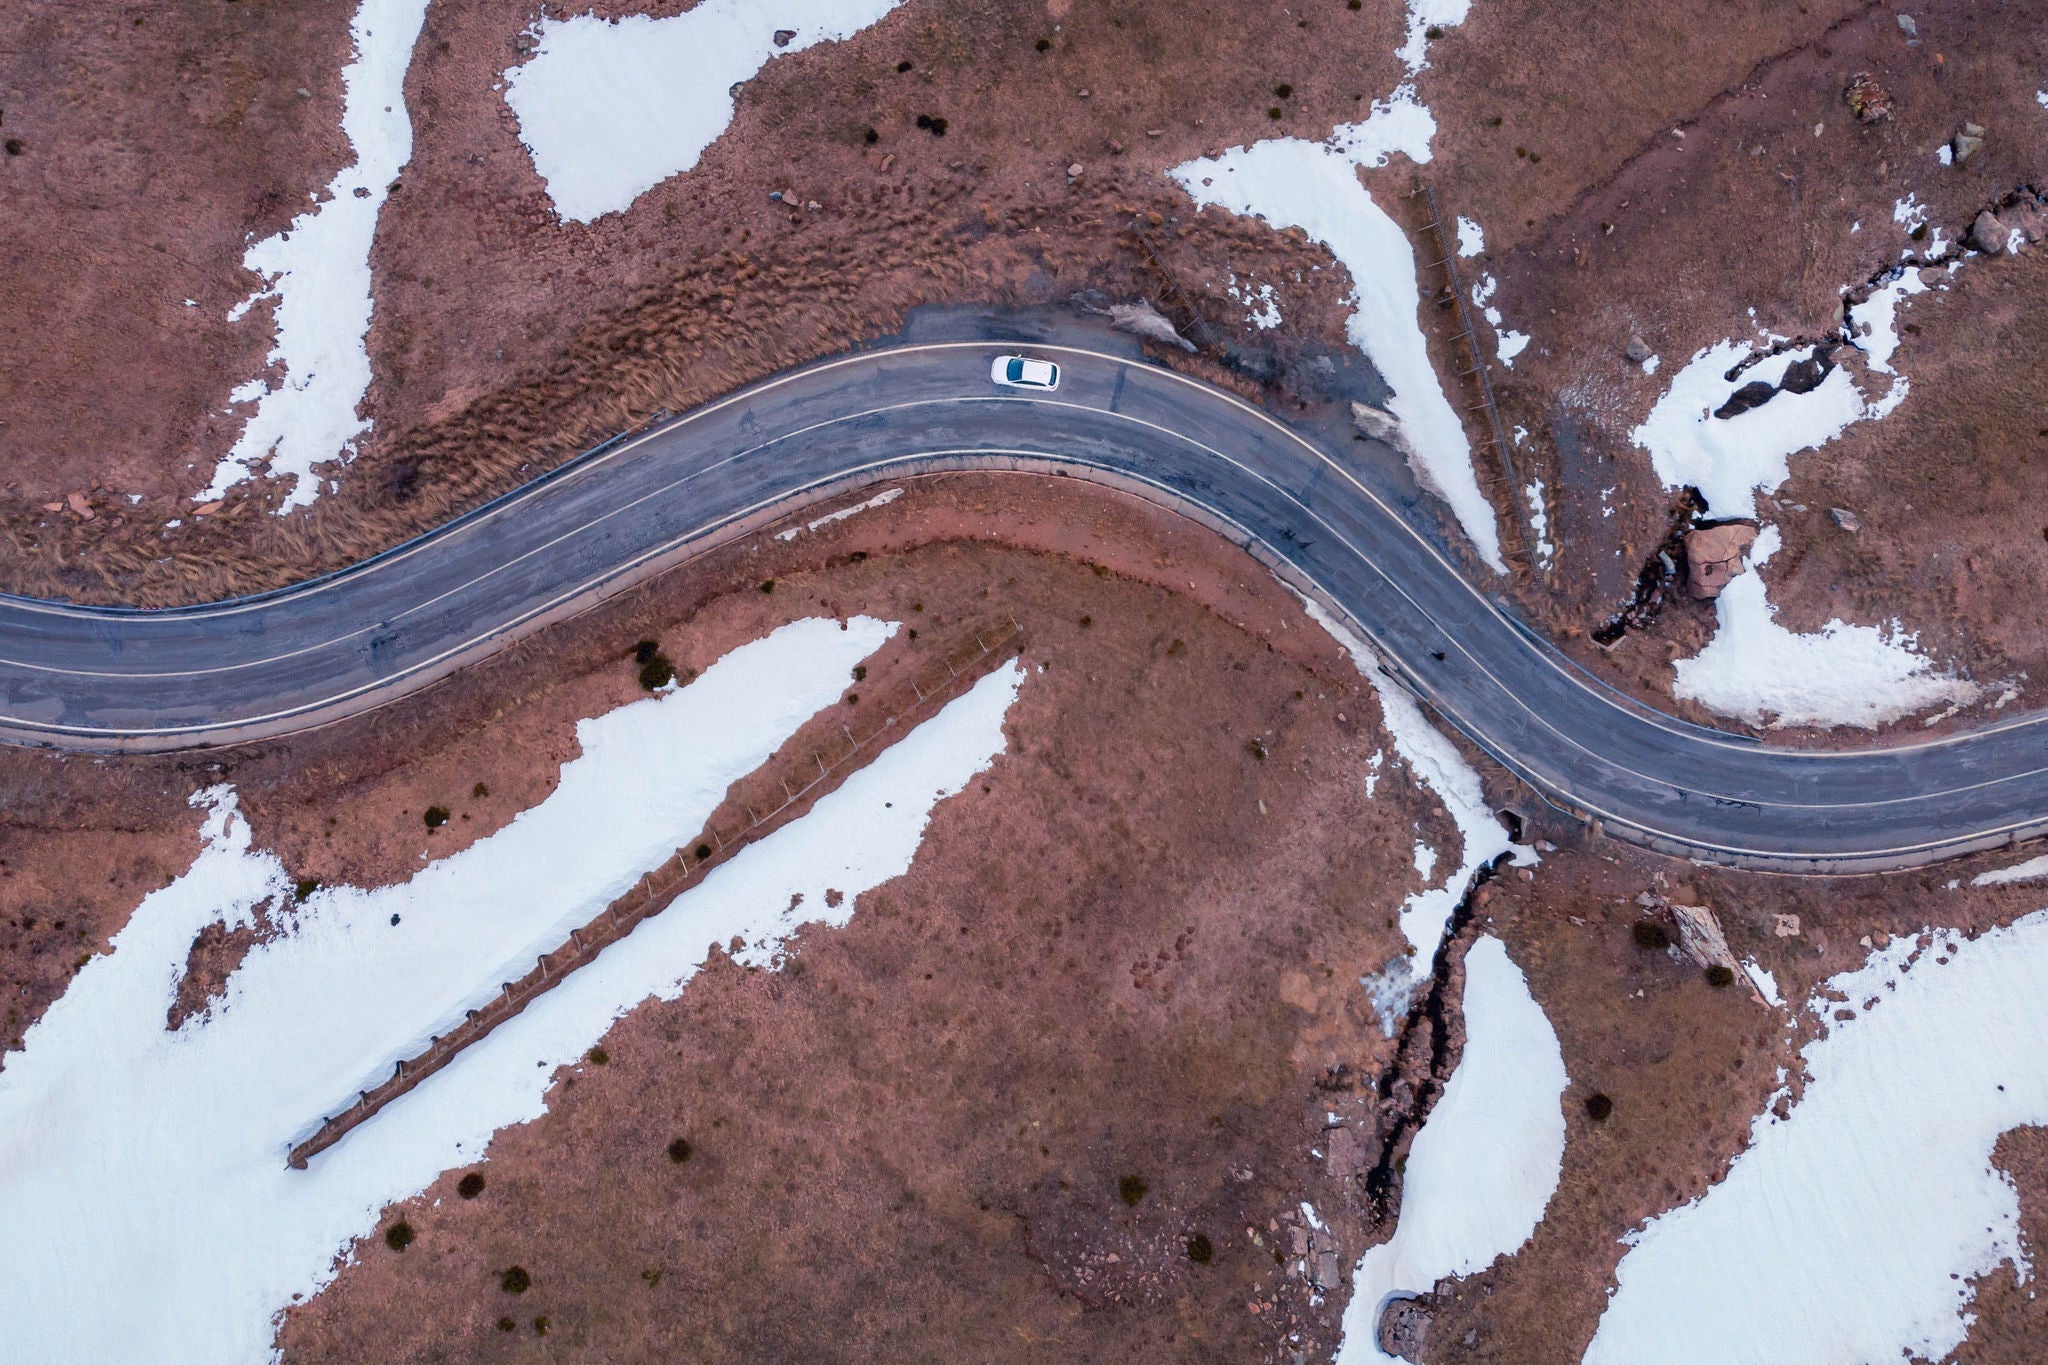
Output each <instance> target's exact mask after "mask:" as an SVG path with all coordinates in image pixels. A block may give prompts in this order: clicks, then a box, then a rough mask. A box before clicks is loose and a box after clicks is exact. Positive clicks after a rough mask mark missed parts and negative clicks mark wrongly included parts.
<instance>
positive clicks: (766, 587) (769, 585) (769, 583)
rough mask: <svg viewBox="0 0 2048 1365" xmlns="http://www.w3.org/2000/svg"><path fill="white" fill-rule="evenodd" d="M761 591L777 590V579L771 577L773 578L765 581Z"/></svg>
mask: <svg viewBox="0 0 2048 1365" xmlns="http://www.w3.org/2000/svg"><path fill="white" fill-rule="evenodd" d="M761 591H762V592H774V591H775V580H774V579H772V578H771V579H769V580H768V581H767V582H765V583H763V584H762V585H761Z"/></svg>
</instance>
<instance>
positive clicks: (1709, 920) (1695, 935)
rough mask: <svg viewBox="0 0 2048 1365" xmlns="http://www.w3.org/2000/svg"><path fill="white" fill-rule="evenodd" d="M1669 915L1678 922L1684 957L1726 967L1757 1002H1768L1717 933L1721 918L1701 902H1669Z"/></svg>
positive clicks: (1720, 934) (1708, 967)
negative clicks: (1678, 903)
mask: <svg viewBox="0 0 2048 1365" xmlns="http://www.w3.org/2000/svg"><path fill="white" fill-rule="evenodd" d="M1671 918H1672V920H1673V921H1674V922H1676V923H1677V925H1678V942H1679V946H1680V947H1682V948H1684V949H1685V955H1686V956H1687V957H1689V958H1691V959H1692V960H1693V962H1694V963H1696V964H1697V965H1698V966H1700V967H1703V968H1707V969H1712V968H1715V967H1723V968H1726V969H1727V971H1728V973H1729V975H1730V976H1732V977H1733V978H1734V979H1735V980H1736V981H1740V982H1741V983H1742V984H1743V985H1745V986H1747V987H1749V993H1750V995H1751V996H1753V997H1754V998H1755V1000H1756V1002H1757V1003H1758V1004H1759V1005H1767V1004H1768V1003H1769V1002H1768V1001H1766V1000H1765V999H1764V993H1763V992H1762V991H1760V990H1758V989H1757V986H1756V982H1754V981H1751V980H1750V979H1749V973H1748V972H1745V971H1744V970H1742V964H1741V963H1740V962H1738V961H1736V960H1735V954H1734V952H1733V951H1731V950H1730V949H1729V947H1728V940H1727V939H1726V938H1725V937H1723V935H1722V933H1721V921H1719V920H1718V919H1716V918H1714V912H1713V911H1712V910H1709V909H1708V908H1707V907H1706V906H1704V905H1673V906H1672V907H1671Z"/></svg>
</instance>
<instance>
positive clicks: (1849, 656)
mask: <svg viewBox="0 0 2048 1365" xmlns="http://www.w3.org/2000/svg"><path fill="white" fill-rule="evenodd" d="M1837 373H1839V371H1837ZM1774 406H1775V404H1774ZM1779 544H1780V537H1779V533H1778V528H1777V527H1775V526H1767V527H1765V528H1764V530H1763V533H1762V534H1761V535H1759V536H1758V537H1757V540H1756V545H1755V546H1754V548H1753V551H1752V554H1751V556H1750V562H1749V566H1748V567H1747V568H1745V569H1744V570H1743V571H1742V572H1741V573H1739V574H1737V575H1736V576H1735V579H1734V581H1732V582H1731V583H1729V584H1728V586H1727V587H1726V588H1724V589H1722V591H1721V596H1720V598H1719V599H1718V600H1717V601H1716V602H1715V603H1714V614H1715V620H1716V628H1715V632H1714V638H1713V639H1712V640H1709V641H1708V642H1707V647H1706V648H1705V649H1703V650H1701V651H1700V652H1699V653H1698V654H1695V655H1693V656H1692V657H1691V658H1689V659H1680V660H1678V661H1677V662H1676V663H1675V664H1673V665H1672V667H1673V669H1674V671H1675V673H1676V680H1675V681H1674V683H1673V685H1672V692H1673V693H1674V694H1675V695H1677V696H1679V697H1682V698H1685V699H1687V700H1689V701H1697V702H1699V703H1700V704H1701V705H1702V706H1705V707H1706V708H1707V709H1709V710H1711V711H1714V712H1717V713H1719V714H1721V715H1724V716H1736V717H1739V718H1741V719H1742V720H1745V721H1747V722H1749V723H1750V724H1751V725H1766V724H1768V725H1769V726H1771V727H1772V728H1774V729H1776V728H1782V727H1785V726H1789V725H1812V726H1818V727H1820V728H1822V729H1833V728H1835V727H1836V726H1840V725H1858V726H1864V727H1875V726H1879V725H1883V724H1886V723H1888V722H1890V721H1894V720H1897V719H1899V718H1900V717H1902V716H1907V715H1911V714H1913V713H1914V712H1916V711H1921V710H1924V709H1926V708H1928V707H1930V706H1936V705H1939V704H1941V703H1944V702H1947V703H1950V704H1951V705H1957V706H1964V705H1968V704H1969V703H1970V702H1973V701H1975V700H1976V699H1977V698H1978V696H1979V695H1981V693H1982V691H1983V689H1982V688H1980V687H1979V686H1978V685H1977V684H1976V683H1973V682H1971V681H1969V680H1968V679H1966V678H1958V677H1952V676H1948V675H1944V674H1941V673H1937V672H1935V671H1934V662H1933V660H1931V659H1929V658H1928V657H1927V656H1926V655H1924V654H1921V653H1920V652H1919V651H1918V650H1917V649H1916V648H1915V644H1916V640H1917V637H1916V636H1914V635H1913V634H1912V633H1911V632H1909V631H1907V630H1905V629H1904V628H1903V627H1902V626H1901V625H1900V624H1899V623H1898V622H1897V621H1896V620H1895V621H1893V622H1892V623H1891V625H1890V626H1889V627H1888V628H1885V629H1880V628H1878V627H1876V626H1858V625H1849V624H1847V623H1845V622H1843V621H1840V620H1832V621H1829V622H1828V623H1827V625H1826V626H1824V627H1822V628H1821V629H1820V630H1819V631H1818V632H1815V633H1814V634H1810V635H1801V634H1796V633H1794V632H1792V631H1789V630H1787V629H1785V628H1784V627H1783V626H1781V625H1779V624H1778V623H1777V620H1776V617H1777V608H1776V607H1773V606H1772V605H1771V604H1770V601H1769V599H1768V598H1767V597H1766V595H1765V589H1764V581H1763V578H1762V577H1761V576H1760V575H1759V574H1758V572H1757V566H1758V565H1760V564H1762V563H1763V562H1764V561H1765V560H1766V559H1768V558H1769V557H1770V556H1771V555H1772V554H1773V553H1774V552H1775V551H1776V550H1777V549H1778V547H1779Z"/></svg>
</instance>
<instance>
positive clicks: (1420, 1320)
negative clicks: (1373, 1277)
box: [1379, 1298, 1435, 1361]
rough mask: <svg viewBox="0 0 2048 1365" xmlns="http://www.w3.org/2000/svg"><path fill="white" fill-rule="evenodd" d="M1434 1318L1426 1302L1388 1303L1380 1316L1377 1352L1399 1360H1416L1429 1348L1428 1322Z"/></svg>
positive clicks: (1411, 1300)
mask: <svg viewBox="0 0 2048 1365" xmlns="http://www.w3.org/2000/svg"><path fill="white" fill-rule="evenodd" d="M1433 1316H1435V1315H1434V1313H1433V1312H1432V1309H1431V1305H1430V1303H1429V1301H1428V1300H1426V1299H1421V1298H1414V1299H1392V1300H1389V1301H1388V1303H1387V1306H1386V1307H1385V1308H1384V1309H1382V1310H1381V1312H1380V1330H1379V1338H1380V1349H1381V1350H1382V1351H1385V1352H1386V1353H1387V1354H1388V1355H1390V1356H1396V1357H1398V1358H1400V1359H1402V1360H1411V1361H1412V1360H1420V1359H1422V1353H1423V1351H1424V1350H1426V1349H1427V1348H1428V1345H1429V1322H1430V1319H1431V1318H1432V1317H1433Z"/></svg>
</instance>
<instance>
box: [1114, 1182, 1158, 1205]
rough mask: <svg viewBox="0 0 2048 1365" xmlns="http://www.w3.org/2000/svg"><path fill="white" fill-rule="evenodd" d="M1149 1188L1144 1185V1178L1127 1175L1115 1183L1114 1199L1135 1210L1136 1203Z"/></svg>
mask: <svg viewBox="0 0 2048 1365" xmlns="http://www.w3.org/2000/svg"><path fill="white" fill-rule="evenodd" d="M1151 1188H1152V1187H1151V1186H1150V1185H1147V1184H1146V1183H1145V1177H1144V1176H1142V1175H1127V1176H1125V1177H1124V1178H1123V1179H1122V1180H1119V1181H1117V1182H1116V1197H1117V1198H1119V1199H1121V1200H1123V1201H1124V1202H1125V1203H1126V1204H1129V1205H1130V1206H1131V1207H1132V1208H1136V1207H1137V1206H1138V1201H1139V1200H1140V1199H1143V1198H1144V1197H1145V1193H1146V1191H1148V1190H1150V1189H1151Z"/></svg>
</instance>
